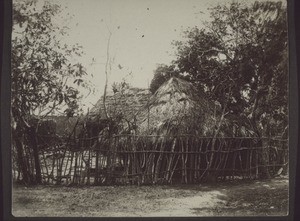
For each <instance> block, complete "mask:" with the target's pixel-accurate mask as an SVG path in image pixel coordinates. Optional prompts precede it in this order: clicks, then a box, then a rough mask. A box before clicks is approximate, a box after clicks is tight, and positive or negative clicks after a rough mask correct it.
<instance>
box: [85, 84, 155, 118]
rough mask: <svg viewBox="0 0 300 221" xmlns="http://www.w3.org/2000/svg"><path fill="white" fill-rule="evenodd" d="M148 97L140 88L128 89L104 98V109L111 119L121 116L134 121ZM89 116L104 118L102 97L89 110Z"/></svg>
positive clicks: (148, 92)
mask: <svg viewBox="0 0 300 221" xmlns="http://www.w3.org/2000/svg"><path fill="white" fill-rule="evenodd" d="M149 97H150V91H149V90H148V89H142V88H128V89H126V90H125V91H122V92H121V91H118V92H116V93H113V92H110V93H108V94H107V96H106V102H105V103H106V108H107V112H108V115H109V116H110V117H112V118H114V117H116V116H118V115H119V114H122V117H123V118H125V119H126V120H128V121H132V119H134V117H135V115H136V114H137V112H138V111H139V110H140V109H141V108H142V107H144V106H145V105H146V104H147V102H148V100H149ZM89 115H91V116H98V117H99V118H105V115H104V107H103V96H101V98H100V99H99V100H98V102H97V103H96V104H95V106H94V107H93V108H92V109H91V110H90V113H89Z"/></svg>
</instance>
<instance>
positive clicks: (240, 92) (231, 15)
mask: <svg viewBox="0 0 300 221" xmlns="http://www.w3.org/2000/svg"><path fill="white" fill-rule="evenodd" d="M210 11H211V14H210V15H211V18H212V21H211V23H206V27H205V28H202V29H199V28H197V27H195V28H190V29H188V30H187V31H186V32H185V37H186V40H185V41H181V42H174V45H175V46H176V47H177V59H176V60H175V61H174V62H173V63H174V65H175V66H176V67H178V69H179V72H180V73H185V75H186V78H187V79H188V80H190V81H191V82H192V83H194V84H195V85H196V86H197V87H198V89H199V90H202V91H203V92H205V93H206V94H207V95H208V96H209V97H211V98H212V99H213V100H216V101H218V102H219V103H220V104H221V105H222V108H223V109H225V110H226V114H227V117H230V116H231V117H234V118H236V117H239V118H240V119H248V120H247V122H248V127H251V128H252V129H253V130H254V131H255V133H256V134H265V135H266V134H270V133H273V135H275V134H276V135H279V132H280V133H282V132H283V131H284V128H285V127H286V125H287V82H288V73H287V21H286V8H285V7H284V6H283V5H282V3H280V2H278V3H277V2H264V3H262V2H255V3H254V4H252V5H243V4H241V3H236V2H233V3H230V4H227V5H226V4H225V5H218V6H216V7H214V8H211V9H210ZM243 123H245V122H243ZM272 124H273V126H274V125H276V127H277V128H278V131H275V130H274V128H273V129H272V130H271V128H272V126H271V125H272Z"/></svg>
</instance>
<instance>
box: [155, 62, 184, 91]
mask: <svg viewBox="0 0 300 221" xmlns="http://www.w3.org/2000/svg"><path fill="white" fill-rule="evenodd" d="M171 77H180V75H179V72H178V70H176V69H175V65H169V66H168V65H165V64H160V65H158V66H157V68H156V69H155V71H154V76H153V79H152V80H151V83H150V92H151V93H152V94H154V93H155V91H156V90H157V89H158V88H159V87H160V86H161V85H162V84H163V83H164V82H166V81H167V80H169V79H170V78H171Z"/></svg>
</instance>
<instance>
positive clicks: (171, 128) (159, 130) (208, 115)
mask: <svg viewBox="0 0 300 221" xmlns="http://www.w3.org/2000/svg"><path fill="white" fill-rule="evenodd" d="M215 108H216V105H215V104H214V103H211V102H209V100H208V99H207V98H206V97H205V95H204V94H200V95H199V92H198V91H197V90H196V88H195V87H194V86H193V85H192V84H191V83H189V82H187V81H184V80H182V79H178V78H174V77H173V78H171V79H169V80H168V81H167V82H165V83H164V84H163V85H162V86H161V87H160V88H159V89H158V90H157V91H156V92H155V93H154V94H153V95H152V96H151V98H150V100H149V103H148V104H147V105H146V106H145V107H144V108H143V109H142V110H141V111H140V112H139V114H138V117H137V118H138V125H139V132H140V133H142V134H197V135H200V136H209V135H212V133H213V129H214V126H215V125H216V122H215V119H214V116H215V112H214V109H215Z"/></svg>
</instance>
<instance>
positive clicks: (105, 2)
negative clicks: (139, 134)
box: [38, 0, 249, 110]
mask: <svg viewBox="0 0 300 221" xmlns="http://www.w3.org/2000/svg"><path fill="white" fill-rule="evenodd" d="M52 1H54V2H55V3H58V4H60V5H61V6H62V8H63V11H62V13H63V14H62V15H63V18H60V19H57V20H56V22H57V24H58V25H61V26H67V27H68V28H69V29H68V35H67V36H65V37H64V38H63V39H62V41H65V42H66V43H67V44H70V45H71V44H76V43H78V44H79V45H81V46H82V49H83V51H84V54H83V56H82V57H80V58H76V59H78V61H79V62H81V63H82V64H83V66H84V67H85V68H86V71H87V73H88V76H87V79H88V80H90V81H91V82H92V86H91V87H92V88H94V89H95V92H94V93H90V94H89V95H88V96H84V98H83V104H84V107H83V109H84V110H86V109H87V108H90V107H92V105H93V104H95V103H96V102H97V100H99V99H100V97H101V96H102V94H103V90H104V83H105V62H106V58H107V45H108V38H109V32H111V34H112V35H111V41H110V45H109V46H110V49H109V55H110V57H111V59H112V60H113V63H112V71H111V73H110V75H109V76H108V85H109V86H108V89H111V84H112V83H113V82H121V81H122V80H126V81H127V82H128V83H130V85H131V86H133V87H141V88H148V87H149V85H150V82H151V79H152V78H153V73H154V70H155V69H156V67H157V65H158V64H170V62H171V61H172V60H173V59H174V58H175V50H174V48H173V46H172V41H175V40H183V35H182V33H183V31H184V30H186V29H187V28H188V27H195V26H197V27H199V28H201V27H202V25H203V22H205V21H208V20H209V12H208V10H207V8H209V7H212V6H214V5H216V4H218V3H225V2H231V1H233V0H207V1H206V0H52ZM240 1H241V0H240ZM38 2H39V3H41V4H42V3H43V2H44V0H38ZM248 2H249V1H248ZM70 16H72V19H69V18H70Z"/></svg>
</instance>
